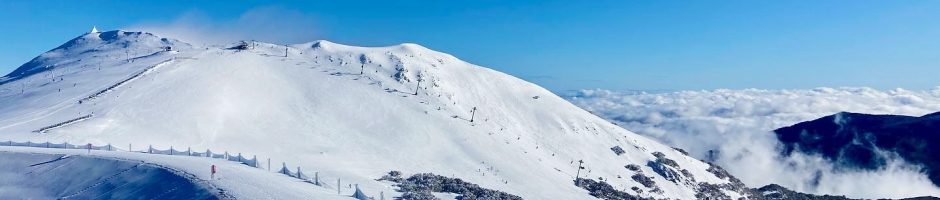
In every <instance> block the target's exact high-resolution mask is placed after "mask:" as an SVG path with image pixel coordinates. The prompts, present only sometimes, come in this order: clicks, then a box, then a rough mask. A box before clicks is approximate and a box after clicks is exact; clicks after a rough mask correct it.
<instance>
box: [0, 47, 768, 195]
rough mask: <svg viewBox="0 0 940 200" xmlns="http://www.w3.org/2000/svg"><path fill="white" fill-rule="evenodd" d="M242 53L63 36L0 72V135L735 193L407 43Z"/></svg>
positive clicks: (578, 114)
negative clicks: (29, 58)
mask: <svg viewBox="0 0 940 200" xmlns="http://www.w3.org/2000/svg"><path fill="white" fill-rule="evenodd" d="M232 46H235V45H232ZM166 47H170V48H171V50H170V51H166ZM248 47H250V49H247V50H236V49H232V48H228V47H224V48H220V47H197V46H194V45H191V44H188V43H185V42H182V41H178V40H174V39H167V38H160V37H158V36H155V35H153V34H149V33H142V32H126V31H108V32H101V33H95V32H92V33H89V34H85V35H82V36H79V37H77V38H75V39H73V40H71V41H69V42H66V43H65V44H63V45H62V46H60V47H58V48H55V49H53V50H50V51H49V52H46V53H44V54H42V55H40V56H38V57H36V58H35V59H33V60H32V61H30V62H28V63H26V64H24V65H23V66H21V67H20V68H18V69H16V70H15V71H13V72H12V73H11V74H9V75H7V76H4V77H2V78H0V140H14V141H24V140H31V141H52V142H70V143H85V142H92V143H112V144H130V143H133V144H134V145H135V146H144V145H150V144H152V145H153V147H154V148H163V149H165V148H168V147H170V146H174V147H192V148H193V149H206V148H211V149H226V150H230V151H234V152H253V153H256V154H257V156H258V157H259V158H260V159H261V160H262V161H266V159H267V158H270V159H271V160H272V162H273V163H281V162H286V163H288V164H289V165H293V166H291V167H294V166H299V167H302V168H304V169H305V170H309V171H316V172H319V174H320V176H321V178H324V179H328V180H329V179H334V180H335V179H337V178H341V179H342V181H343V183H358V184H359V186H360V187H361V188H362V189H363V191H365V192H367V193H370V194H368V195H370V196H378V195H377V194H378V193H379V192H380V191H384V192H385V194H386V195H395V193H394V192H393V191H394V189H395V187H394V186H393V185H394V184H393V183H391V182H388V181H376V179H379V178H380V177H382V176H383V175H385V174H387V173H388V172H389V171H396V170H397V171H402V172H403V173H405V174H417V173H434V174H438V175H442V176H448V177H455V178H460V179H462V180H464V181H467V182H471V183H476V184H479V185H480V186H482V187H484V188H490V189H495V190H500V191H504V192H507V193H510V194H514V195H518V196H520V197H522V198H525V199H592V198H594V197H591V196H590V194H589V192H588V191H587V190H584V189H582V188H579V187H577V186H575V184H574V180H575V175H576V174H578V175H579V176H580V177H582V178H586V179H593V180H598V179H603V181H604V182H606V183H608V184H609V185H610V186H612V187H613V189H616V190H619V191H622V192H625V193H627V194H630V195H634V196H639V197H652V198H672V199H696V198H706V197H715V198H719V197H723V198H730V199H737V198H739V197H742V196H746V195H748V194H749V192H750V191H749V190H747V189H745V188H743V187H741V186H742V185H741V184H740V183H739V182H737V183H734V181H731V180H733V178H729V177H728V176H726V175H727V174H726V173H723V170H720V168H716V167H715V166H712V165H709V164H707V163H704V162H701V161H699V160H696V159H694V158H692V157H689V156H687V155H685V154H684V153H683V152H681V151H679V150H676V149H673V148H670V147H668V146H665V145H662V144H660V143H657V142H655V141H652V140H650V139H648V138H645V137H642V136H639V135H637V134H634V133H632V132H630V131H627V130H624V129H622V128H620V127H618V126H616V125H613V124H611V123H609V122H607V121H605V120H603V119H601V118H599V117H597V116H595V115H592V114H590V113H588V112H587V111H584V110H582V109H580V108H578V107H576V106H574V105H572V104H571V103H569V102H568V101H566V100H564V99H562V98H560V97H558V96H556V95H554V94H552V93H551V92H549V91H548V90H546V89H544V88H541V87H539V86H537V85H534V84H532V83H529V82H526V81H523V80H521V79H518V78H516V77H513V76H510V75H507V74H504V73H501V72H498V71H494V70H491V69H488V68H484V67H480V66H476V65H473V64H470V63H467V62H464V61H461V60H459V59H457V58H455V57H454V56H451V55H448V54H445V53H441V52H436V51H433V50H430V49H427V48H425V47H422V46H419V45H417V44H401V45H395V46H389V47H354V46H346V45H341V44H335V43H331V42H328V41H315V42H311V43H304V44H296V45H288V46H284V45H274V44H267V43H254V42H250V43H248ZM579 160H580V161H583V162H584V163H583V166H584V169H582V170H580V171H579V170H578V166H579V162H578V161H579ZM262 165H264V164H262ZM311 187H314V186H311Z"/></svg>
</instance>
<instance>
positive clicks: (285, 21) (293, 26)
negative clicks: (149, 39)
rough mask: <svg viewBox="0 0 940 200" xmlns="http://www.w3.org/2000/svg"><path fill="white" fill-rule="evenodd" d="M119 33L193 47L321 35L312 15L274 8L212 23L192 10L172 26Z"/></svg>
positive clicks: (156, 25) (163, 24)
mask: <svg viewBox="0 0 940 200" xmlns="http://www.w3.org/2000/svg"><path fill="white" fill-rule="evenodd" d="M122 29H124V30H130V31H144V32H151V33H154V34H157V35H159V36H161V37H167V38H174V39H179V40H182V41H185V42H189V43H192V44H194V45H203V44H206V45H220V44H231V43H234V42H238V41H241V40H258V41H262V42H269V43H275V44H295V43H303V42H309V41H313V40H316V39H317V37H319V35H320V34H321V32H320V29H318V25H317V23H316V20H315V17H314V16H313V15H312V14H309V13H303V12H300V11H297V10H292V9H287V8H283V7H277V6H268V7H258V8H254V9H251V10H248V11H245V12H244V13H242V14H241V15H240V16H239V17H238V18H237V19H212V18H210V17H208V15H206V14H204V13H202V12H201V11H198V10H192V11H189V12H186V13H184V14H182V15H180V16H179V17H177V18H176V19H175V20H173V21H171V22H144V23H140V24H136V25H132V26H129V27H125V28H122Z"/></svg>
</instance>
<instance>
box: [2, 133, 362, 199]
mask: <svg viewBox="0 0 940 200" xmlns="http://www.w3.org/2000/svg"><path fill="white" fill-rule="evenodd" d="M0 157H2V158H3V159H0V199H232V198H233V197H234V198H237V199H353V198H352V197H350V195H351V194H352V192H353V190H347V191H344V192H345V193H343V194H337V192H336V190H331V189H327V188H323V187H317V186H314V185H312V184H310V183H307V182H303V181H301V180H299V179H295V178H291V177H288V176H285V175H283V174H278V173H275V172H269V171H266V170H262V169H258V168H253V167H250V166H247V165H244V164H242V163H238V162H232V161H227V160H222V159H214V158H206V157H192V156H179V155H159V154H146V153H140V152H125V151H101V150H92V151H90V153H88V151H87V150H84V149H58V148H39V147H10V146H0ZM212 165H215V166H216V167H217V170H218V171H217V172H218V173H217V174H216V176H215V178H216V179H211V171H210V170H211V166H212Z"/></svg>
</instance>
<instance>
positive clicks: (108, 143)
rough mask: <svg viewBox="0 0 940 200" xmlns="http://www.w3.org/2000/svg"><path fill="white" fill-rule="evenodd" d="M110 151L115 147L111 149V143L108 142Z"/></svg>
mask: <svg viewBox="0 0 940 200" xmlns="http://www.w3.org/2000/svg"><path fill="white" fill-rule="evenodd" d="M108 151H114V149H111V143H108Z"/></svg>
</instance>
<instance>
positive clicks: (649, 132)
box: [563, 87, 940, 198]
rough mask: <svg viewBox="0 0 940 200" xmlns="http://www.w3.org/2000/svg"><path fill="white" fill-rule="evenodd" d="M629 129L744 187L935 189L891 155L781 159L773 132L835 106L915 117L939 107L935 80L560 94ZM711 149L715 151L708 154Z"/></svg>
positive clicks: (905, 192)
mask: <svg viewBox="0 0 940 200" xmlns="http://www.w3.org/2000/svg"><path fill="white" fill-rule="evenodd" d="M563 96H564V97H565V98H566V99H568V100H569V101H571V102H572V103H574V104H575V105H578V106H580V107H582V108H584V109H585V110H588V111H591V112H592V113H594V114H596V115H598V116H601V117H603V118H606V119H608V120H611V121H613V122H615V123H617V124H618V125H620V126H622V127H624V128H626V129H627V130H630V131H633V132H636V133H639V134H642V135H645V136H647V137H651V138H654V139H657V140H659V141H661V142H663V143H666V144H668V145H672V146H675V147H679V148H683V149H686V150H688V151H689V152H690V153H691V155H693V156H695V157H697V158H701V159H706V160H707V159H709V158H715V160H714V162H715V163H717V164H719V165H722V166H723V167H725V168H726V169H727V170H728V171H729V172H731V173H732V174H733V175H735V176H736V177H738V178H739V179H741V180H742V181H744V183H746V184H747V185H748V186H750V187H760V186H763V185H766V184H770V183H777V184H780V185H783V186H785V187H787V188H790V189H794V190H796V191H801V192H808V193H814V194H836V195H846V196H848V197H854V198H902V197H912V196H923V195H932V196H940V189H938V188H937V187H936V186H934V185H933V184H932V183H931V182H930V181H929V179H927V176H926V175H925V174H921V173H919V169H920V168H919V167H918V166H913V165H911V164H907V163H904V162H903V161H901V160H900V159H895V160H894V161H892V162H891V163H890V164H889V165H888V166H887V167H885V168H884V169H880V170H878V171H853V170H846V169H838V168H836V167H834V166H833V164H832V163H829V162H828V161H826V160H824V159H822V158H820V157H819V156H813V155H802V154H795V155H793V156H791V157H787V158H781V157H779V156H778V153H777V152H778V151H777V148H778V146H779V145H780V143H779V142H777V140H776V138H775V136H774V135H773V133H772V132H771V131H773V130H774V129H777V128H780V127H784V126H790V125H793V124H796V123H799V122H803V121H809V120H813V119H817V118H820V117H824V116H827V115H832V114H835V113H837V112H841V111H848V112H857V113H869V114H898V115H910V116H920V115H924V114H929V113H933V112H937V111H940V87H936V88H934V89H932V90H928V91H909V90H904V89H894V90H889V91H879V90H874V89H871V88H849V87H845V88H817V89H812V90H757V89H746V90H724V89H722V90H714V91H681V92H668V93H655V94H650V93H644V92H633V91H607V90H581V91H577V92H573V93H570V94H566V95H563ZM709 150H717V152H718V153H717V156H709V155H708V151H709Z"/></svg>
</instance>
